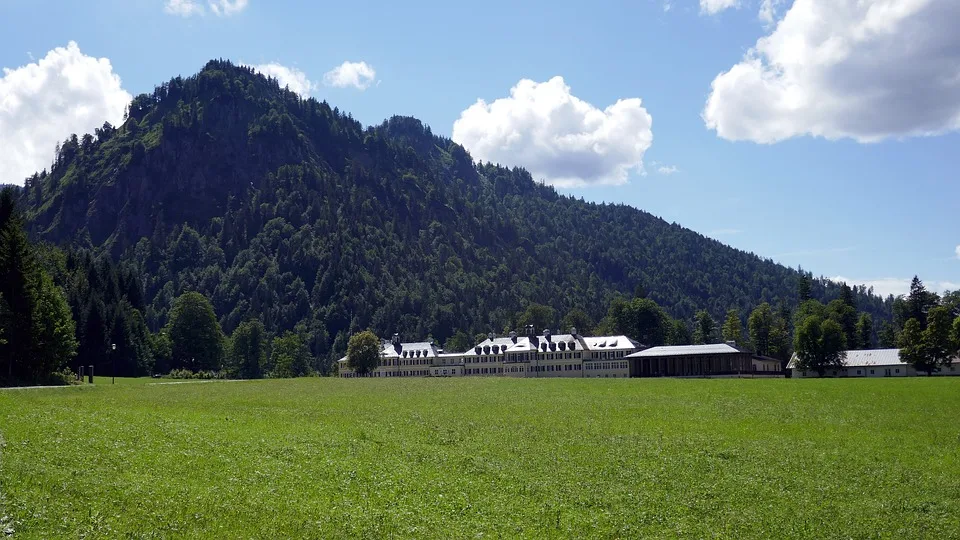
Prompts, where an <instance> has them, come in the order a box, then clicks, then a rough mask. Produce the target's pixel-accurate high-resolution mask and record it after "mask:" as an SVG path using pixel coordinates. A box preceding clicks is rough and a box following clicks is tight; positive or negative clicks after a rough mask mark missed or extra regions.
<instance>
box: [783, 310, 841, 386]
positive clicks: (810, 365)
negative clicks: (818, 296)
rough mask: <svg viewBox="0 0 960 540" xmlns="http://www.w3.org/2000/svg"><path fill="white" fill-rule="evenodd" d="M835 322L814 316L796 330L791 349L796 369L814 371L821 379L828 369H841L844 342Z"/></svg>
mask: <svg viewBox="0 0 960 540" xmlns="http://www.w3.org/2000/svg"><path fill="white" fill-rule="evenodd" d="M845 339H846V338H845V337H844V335H843V329H842V328H840V325H839V324H838V323H837V321H834V320H832V319H822V318H820V317H817V316H815V315H812V316H810V317H807V319H806V320H804V321H803V323H802V324H801V325H800V327H799V328H797V331H796V335H795V337H794V344H793V348H794V351H795V353H796V355H797V360H798V362H797V367H799V368H800V369H802V370H812V371H816V372H817V373H818V374H819V375H820V376H821V377H822V376H823V375H824V374H825V373H826V372H827V370H828V369H830V368H841V367H843V362H844V360H845V359H846V352H845V351H846V341H845Z"/></svg>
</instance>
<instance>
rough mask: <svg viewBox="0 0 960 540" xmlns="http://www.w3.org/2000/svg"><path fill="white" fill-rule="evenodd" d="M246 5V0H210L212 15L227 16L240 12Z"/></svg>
mask: <svg viewBox="0 0 960 540" xmlns="http://www.w3.org/2000/svg"><path fill="white" fill-rule="evenodd" d="M246 7H247V0H211V1H210V11H212V12H213V13H214V15H219V16H221V17H229V16H231V15H235V14H237V13H240V12H241V11H243V10H244V9H245V8H246Z"/></svg>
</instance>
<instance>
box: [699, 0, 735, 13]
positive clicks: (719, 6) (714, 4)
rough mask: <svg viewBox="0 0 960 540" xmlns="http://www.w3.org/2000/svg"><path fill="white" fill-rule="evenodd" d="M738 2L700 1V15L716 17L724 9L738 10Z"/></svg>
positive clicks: (720, 0) (732, 0) (723, 0)
mask: <svg viewBox="0 0 960 540" xmlns="http://www.w3.org/2000/svg"><path fill="white" fill-rule="evenodd" d="M739 7H740V0H700V13H701V14H706V15H716V14H717V13H720V12H721V11H723V10H725V9H731V8H734V9H738V8H739Z"/></svg>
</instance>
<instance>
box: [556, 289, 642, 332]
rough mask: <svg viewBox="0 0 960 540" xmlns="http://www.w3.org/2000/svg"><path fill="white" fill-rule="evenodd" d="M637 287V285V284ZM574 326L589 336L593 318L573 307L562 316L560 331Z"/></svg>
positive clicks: (591, 330) (568, 330)
mask: <svg viewBox="0 0 960 540" xmlns="http://www.w3.org/2000/svg"><path fill="white" fill-rule="evenodd" d="M637 286H638V287H639V285H637ZM574 328H576V329H577V333H578V334H581V335H585V336H589V335H590V333H591V332H593V319H591V318H590V315H587V312H586V311H584V310H582V309H580V308H573V309H571V310H570V311H568V312H567V314H566V315H564V316H563V320H562V321H560V328H559V330H560V332H561V333H564V332H570V331H572V329H574Z"/></svg>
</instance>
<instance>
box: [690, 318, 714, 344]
mask: <svg viewBox="0 0 960 540" xmlns="http://www.w3.org/2000/svg"><path fill="white" fill-rule="evenodd" d="M716 330H717V323H715V322H714V321H713V317H711V316H710V314H709V313H707V311H706V310H700V311H698V312H697V315H696V316H695V317H694V320H693V343H694V344H695V345H704V344H707V343H713V342H714V341H715V339H714V335H715V334H716Z"/></svg>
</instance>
